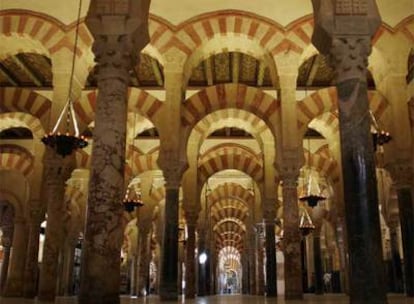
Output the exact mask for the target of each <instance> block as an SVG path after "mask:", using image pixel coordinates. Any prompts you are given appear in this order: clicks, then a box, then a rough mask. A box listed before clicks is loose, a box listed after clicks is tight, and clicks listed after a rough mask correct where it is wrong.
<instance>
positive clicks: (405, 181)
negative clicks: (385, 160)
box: [385, 161, 413, 189]
mask: <svg viewBox="0 0 414 304" xmlns="http://www.w3.org/2000/svg"><path fill="white" fill-rule="evenodd" d="M385 168H386V169H387V170H388V172H390V175H391V177H392V179H393V182H394V186H395V187H396V188H397V189H398V188H409V187H412V186H413V167H412V166H411V165H410V163H409V161H406V162H394V163H392V164H389V165H387V166H386V167H385Z"/></svg>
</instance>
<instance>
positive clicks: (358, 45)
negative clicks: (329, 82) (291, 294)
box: [312, 0, 387, 304]
mask: <svg viewBox="0 0 414 304" xmlns="http://www.w3.org/2000/svg"><path fill="white" fill-rule="evenodd" d="M345 2H349V1H345V0H337V1H335V2H329V1H325V2H324V1H320V0H313V1H312V3H313V5H314V10H315V12H314V16H315V31H314V33H313V37H312V42H313V44H314V45H315V46H316V48H317V49H318V50H319V51H320V52H321V53H322V54H325V55H327V56H328V60H329V62H330V63H331V65H332V66H333V67H334V68H335V72H336V82H337V84H336V87H337V93H338V107H339V129H340V141H341V158H342V170H343V172H342V173H343V182H344V199H345V220H346V227H347V237H348V250H349V268H350V302H351V303H352V304H371V303H372V304H383V303H387V299H386V286H385V277H384V263H383V256H382V244H381V231H380V221H379V211H378V195H377V184H376V178H375V177H376V173H375V159H374V149H373V141H372V136H371V133H370V128H371V118H370V115H369V104H368V94H367V80H366V75H367V64H368V55H369V54H370V52H371V37H372V36H373V35H374V34H375V32H376V31H377V29H378V27H379V26H380V24H381V19H380V16H379V13H378V9H377V6H376V3H375V1H374V0H364V1H362V0H359V1H353V5H352V6H350V5H348V4H349V3H345ZM350 24H352V26H349V25H350Z"/></svg>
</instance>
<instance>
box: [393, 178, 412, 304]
mask: <svg viewBox="0 0 414 304" xmlns="http://www.w3.org/2000/svg"><path fill="white" fill-rule="evenodd" d="M397 196H398V208H399V215H400V223H401V236H402V245H403V253H404V270H405V271H404V277H405V293H406V294H407V296H408V297H414V242H413V235H414V205H413V199H412V189H411V187H408V186H405V187H404V186H401V185H400V186H397Z"/></svg>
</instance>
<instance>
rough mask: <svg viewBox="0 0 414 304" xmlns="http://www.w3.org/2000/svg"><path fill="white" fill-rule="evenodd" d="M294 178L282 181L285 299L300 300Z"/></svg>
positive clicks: (299, 262) (295, 185)
mask: <svg viewBox="0 0 414 304" xmlns="http://www.w3.org/2000/svg"><path fill="white" fill-rule="evenodd" d="M296 187H297V181H296V177H290V178H285V179H283V189H282V193H283V206H284V208H283V219H284V221H283V225H284V233H283V247H284V254H285V299H286V300H292V299H302V298H303V287H302V262H301V261H302V257H301V244H300V241H301V235H300V231H299V208H298V193H297V188H296Z"/></svg>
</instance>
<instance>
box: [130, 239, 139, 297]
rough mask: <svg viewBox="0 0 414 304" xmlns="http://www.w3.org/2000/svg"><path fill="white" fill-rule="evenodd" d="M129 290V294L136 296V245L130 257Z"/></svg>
mask: <svg viewBox="0 0 414 304" xmlns="http://www.w3.org/2000/svg"><path fill="white" fill-rule="evenodd" d="M130 273H131V290H130V294H131V296H137V295H138V284H137V283H138V282H137V281H138V280H137V278H138V246H137V253H136V254H133V255H132V257H131V270H130Z"/></svg>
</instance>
